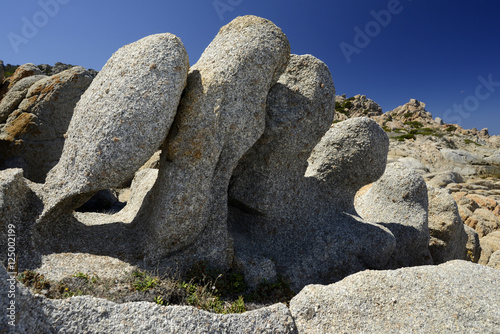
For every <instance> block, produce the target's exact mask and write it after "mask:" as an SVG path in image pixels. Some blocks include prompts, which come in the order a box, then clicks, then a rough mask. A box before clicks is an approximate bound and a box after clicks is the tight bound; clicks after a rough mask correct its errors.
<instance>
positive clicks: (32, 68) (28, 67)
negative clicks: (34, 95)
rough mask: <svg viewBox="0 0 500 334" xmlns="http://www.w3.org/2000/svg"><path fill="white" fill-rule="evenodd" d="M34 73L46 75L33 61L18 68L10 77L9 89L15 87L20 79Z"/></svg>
mask: <svg viewBox="0 0 500 334" xmlns="http://www.w3.org/2000/svg"><path fill="white" fill-rule="evenodd" d="M32 75H44V73H43V72H42V71H40V69H39V68H38V67H37V66H36V65H35V64H32V63H28V64H24V65H21V66H19V67H18V68H17V70H16V71H15V72H14V74H12V76H11V77H10V78H9V80H10V81H9V87H8V88H9V89H11V88H12V87H14V86H15V85H16V84H17V83H18V82H19V81H21V80H22V79H24V78H27V77H30V76H32Z"/></svg>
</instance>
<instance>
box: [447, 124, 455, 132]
mask: <svg viewBox="0 0 500 334" xmlns="http://www.w3.org/2000/svg"><path fill="white" fill-rule="evenodd" d="M456 129H457V127H456V126H454V125H450V126H448V127H447V128H446V131H448V132H453V131H455V130H456Z"/></svg>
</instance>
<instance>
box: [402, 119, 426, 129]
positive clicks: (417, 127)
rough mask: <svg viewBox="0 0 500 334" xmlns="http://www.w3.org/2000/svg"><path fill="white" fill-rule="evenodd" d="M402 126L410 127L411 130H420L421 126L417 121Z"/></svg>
mask: <svg viewBox="0 0 500 334" xmlns="http://www.w3.org/2000/svg"><path fill="white" fill-rule="evenodd" d="M404 125H409V126H411V127H412V128H415V129H419V128H421V127H422V126H423V124H422V123H420V122H417V121H411V122H410V121H409V122H404Z"/></svg>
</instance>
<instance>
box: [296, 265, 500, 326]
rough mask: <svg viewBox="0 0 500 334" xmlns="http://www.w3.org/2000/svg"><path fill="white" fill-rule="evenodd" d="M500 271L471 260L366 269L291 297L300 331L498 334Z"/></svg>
mask: <svg viewBox="0 0 500 334" xmlns="http://www.w3.org/2000/svg"><path fill="white" fill-rule="evenodd" d="M499 285H500V271H498V270H494V269H492V268H489V267H485V266H480V265H477V264H473V263H470V262H466V261H459V260H456V261H450V262H447V263H445V264H442V265H439V266H423V267H414V268H403V269H399V270H394V271H364V272H361V273H357V274H355V275H352V276H349V277H347V278H345V279H344V280H342V281H341V282H338V283H335V284H332V285H329V286H321V285H310V286H307V287H306V288H305V289H304V290H302V291H301V292H300V293H299V294H298V295H297V296H295V297H294V298H293V299H292V301H291V302H290V310H291V312H292V315H293V317H294V319H295V324H296V326H297V329H298V331H299V333H401V332H404V333H496V332H498V328H500V312H499V311H498V306H499V305H500V295H499V294H498V293H494V292H493V291H496V290H497V289H498V286H499Z"/></svg>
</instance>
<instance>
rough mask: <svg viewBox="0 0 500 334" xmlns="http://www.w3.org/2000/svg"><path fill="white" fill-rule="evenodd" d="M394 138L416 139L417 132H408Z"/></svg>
mask: <svg viewBox="0 0 500 334" xmlns="http://www.w3.org/2000/svg"><path fill="white" fill-rule="evenodd" d="M394 139H397V140H398V141H405V140H406V139H415V134H414V133H407V134H405V135H401V136H397V137H394Z"/></svg>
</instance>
